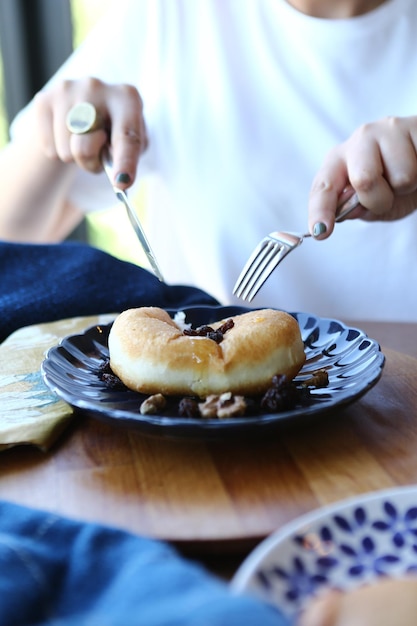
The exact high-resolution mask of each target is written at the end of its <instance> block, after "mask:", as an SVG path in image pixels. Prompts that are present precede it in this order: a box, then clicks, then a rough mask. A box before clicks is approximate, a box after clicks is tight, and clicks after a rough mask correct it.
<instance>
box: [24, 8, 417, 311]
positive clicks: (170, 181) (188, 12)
mask: <svg viewBox="0 0 417 626" xmlns="http://www.w3.org/2000/svg"><path fill="white" fill-rule="evenodd" d="M416 31H417V2H416V0H388V1H387V2H385V3H384V4H383V5H381V6H380V7H379V8H377V9H376V10H374V11H372V12H369V13H367V14H365V15H362V16H359V17H355V18H351V19H341V20H324V19H319V18H312V17H309V16H307V15H305V14H302V13H300V12H298V11H297V10H295V9H294V8H293V7H291V6H290V5H289V4H288V3H287V2H286V1H285V0H132V1H129V0H117V1H116V2H115V4H114V6H113V8H112V9H111V10H110V12H109V15H108V16H107V17H105V18H104V20H103V21H102V22H101V23H100V24H99V25H98V27H97V28H96V29H95V31H94V32H93V33H92V34H91V35H90V37H89V38H88V40H87V41H86V42H85V44H84V45H82V46H81V47H80V48H79V49H78V50H77V51H76V52H75V53H74V54H73V55H72V57H71V58H70V59H69V61H68V62H67V63H66V64H65V65H64V66H63V68H62V69H61V70H60V71H59V72H58V74H57V77H59V78H62V77H64V76H65V77H69V78H77V77H81V76H86V75H92V76H97V77H99V78H101V79H102V80H104V81H108V82H128V83H132V84H134V85H136V86H137V87H138V89H139V91H140V93H141V95H142V98H143V100H144V114H145V119H146V124H147V129H148V134H149V139H150V146H149V149H148V151H147V152H146V154H145V155H144V156H143V158H142V160H141V163H140V166H139V172H140V175H141V176H146V175H148V174H151V175H152V176H153V179H155V177H156V180H157V181H158V184H153V185H152V194H151V196H152V198H151V201H150V206H149V215H148V220H147V229H148V236H149V239H150V242H151V244H152V247H153V248H154V250H155V252H156V255H157V257H158V261H159V262H160V265H161V268H162V271H163V273H164V275H165V276H166V279H167V282H170V283H188V284H194V285H197V286H199V287H201V288H203V289H205V290H207V291H208V292H210V293H211V294H213V295H215V296H217V297H218V298H219V300H220V301H221V302H222V303H225V304H226V303H233V302H237V300H236V299H235V298H233V296H232V289H233V285H234V282H235V280H236V278H237V276H238V274H239V272H240V270H241V268H242V266H243V264H244V263H245V261H246V259H247V257H248V255H249V254H250V253H251V252H252V250H253V248H254V247H255V245H256V244H257V243H258V241H259V240H260V239H261V238H262V237H264V236H265V235H266V234H267V233H269V232H271V231H274V230H290V231H295V232H301V233H302V232H305V231H306V229H307V200H308V193H309V189H310V186H311V182H312V179H313V176H314V175H315V173H316V171H317V170H318V168H319V166H320V165H321V163H322V160H323V157H324V156H325V154H326V153H327V152H328V150H329V149H330V148H331V147H332V146H333V145H335V144H337V143H340V142H342V141H344V140H345V139H346V138H347V137H348V136H349V135H350V134H351V133H352V132H353V131H354V130H355V128H357V127H358V126H359V125H360V124H362V123H363V122H368V121H373V120H376V119H379V118H381V117H383V116H386V115H397V116H408V115H416V114H417V36H416ZM55 79H56V77H55V78H54V80H55ZM22 118H24V112H23V114H22V115H21V118H20V119H21V120H22ZM19 126H20V127H21V128H23V126H24V124H20V123H19V120H17V121H16V124H15V126H14V128H13V132H15V133H18V132H19ZM107 186H108V184H107ZM107 186H106V184H105V182H104V181H103V177H102V176H101V175H98V176H97V175H92V174H87V173H85V172H81V171H80V172H79V173H78V174H77V180H75V181H74V190H73V198H76V199H77V202H78V204H81V206H82V207H83V208H84V210H85V211H89V210H93V209H97V208H103V207H104V205H105V203H112V202H113V197H112V195H111V194H110V193H108V189H107ZM416 237H417V212H415V213H414V214H413V215H411V216H409V217H407V218H405V219H404V220H400V221H397V222H390V223H372V224H369V223H365V222H362V221H360V220H354V221H351V222H345V223H343V224H339V225H336V228H335V232H334V234H333V235H332V236H331V237H330V238H329V239H328V240H326V241H325V242H316V241H314V240H311V239H308V240H306V241H305V242H304V243H303V244H302V246H301V247H300V248H298V249H297V250H296V251H294V252H293V253H292V254H291V255H289V256H288V257H287V258H286V259H285V260H284V261H283V263H281V265H280V266H279V268H278V269H277V270H276V271H275V272H274V273H273V274H272V276H271V277H270V279H269V280H268V281H267V283H266V284H265V286H264V287H263V288H262V289H261V291H260V292H259V293H258V295H257V296H256V298H255V299H254V300H253V302H252V304H253V306H275V307H281V308H283V309H286V310H290V311H306V312H311V313H315V314H317V315H321V316H326V317H335V318H338V319H375V320H378V319H379V320H390V319H392V320H404V321H417V293H416V290H417V244H416Z"/></svg>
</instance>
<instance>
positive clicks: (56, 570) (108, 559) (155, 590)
mask: <svg viewBox="0 0 417 626" xmlns="http://www.w3.org/2000/svg"><path fill="white" fill-rule="evenodd" d="M30 624H33V625H35V624H36V625H38V626H41V625H50V626H258V625H259V626H288V623H287V621H286V620H285V619H284V618H283V617H282V616H281V615H280V613H278V611H276V610H275V609H273V608H272V607H269V606H268V605H266V604H264V603H262V602H260V601H258V600H257V599H255V598H252V597H250V596H249V595H235V594H233V593H232V592H231V591H230V590H229V588H228V586H227V584H226V583H224V582H222V581H220V580H218V579H217V578H215V577H214V576H211V575H209V574H208V573H207V572H206V571H205V570H204V569H203V568H202V567H201V566H200V565H197V564H196V563H193V562H191V561H187V560H185V559H183V558H181V557H180V556H179V555H178V554H177V553H176V552H175V550H174V549H173V548H172V547H171V546H169V545H167V544H165V543H163V542H160V541H154V540H152V539H147V538H142V537H137V536H135V535H133V534H129V533H127V532H124V531H121V530H116V529H113V528H106V527H105V526H99V525H96V524H89V523H79V522H77V521H71V520H68V519H65V518H62V517H58V516H56V515H53V514H50V513H46V512H42V511H34V510H32V509H27V508H26V507H21V506H16V505H14V504H11V503H6V502H4V503H0V626H29V625H30Z"/></svg>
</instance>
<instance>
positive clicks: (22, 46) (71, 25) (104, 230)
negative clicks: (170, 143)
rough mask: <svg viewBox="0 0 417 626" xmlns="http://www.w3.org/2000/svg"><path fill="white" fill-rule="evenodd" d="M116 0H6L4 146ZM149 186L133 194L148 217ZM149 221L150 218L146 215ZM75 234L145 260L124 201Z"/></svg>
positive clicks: (0, 111) (0, 32)
mask: <svg viewBox="0 0 417 626" xmlns="http://www.w3.org/2000/svg"><path fill="white" fill-rule="evenodd" d="M112 1H115V0H0V51H1V55H0V148H1V147H2V146H3V145H4V144H5V143H6V142H7V141H8V137H9V124H10V122H11V121H12V120H13V118H14V116H15V115H16V114H17V113H18V111H19V110H20V109H21V108H23V107H24V106H25V104H27V102H29V100H31V98H32V97H33V95H34V94H35V93H36V92H37V91H38V90H39V89H40V88H41V87H42V86H43V85H44V84H45V83H46V81H47V80H48V79H49V77H50V76H51V75H52V74H53V73H54V72H55V71H56V70H57V69H58V67H59V66H60V65H61V64H62V63H63V62H64V61H65V59H66V58H67V57H68V56H69V55H70V54H71V52H72V50H73V49H74V48H76V47H77V46H78V45H79V44H80V43H81V42H82V41H83V39H84V38H85V37H86V35H87V34H88V32H89V31H90V30H91V29H92V28H93V27H94V25H95V24H96V23H97V21H98V20H99V19H100V18H101V17H102V15H103V14H104V13H105V11H106V10H107V8H108V6H109V4H110V3H111V2H112ZM145 195H146V191H145V188H144V187H143V186H142V187H139V191H138V192H137V194H135V196H134V197H132V202H133V204H134V205H135V208H136V209H137V211H138V214H139V216H140V217H141V219H142V220H145V215H144V204H145ZM145 221H146V220H145ZM71 238H72V239H76V240H82V241H88V242H89V243H91V245H94V246H96V247H98V248H101V249H103V250H106V251H108V252H110V253H112V254H114V255H115V256H117V257H119V258H122V259H125V260H128V261H132V262H134V263H137V264H142V262H143V256H142V253H141V251H140V250H139V246H138V244H137V241H136V239H135V237H134V235H133V232H132V230H131V227H130V225H129V222H128V219H127V217H126V215H125V211H124V209H123V207H122V206H121V204H120V203H118V202H117V201H115V206H114V207H113V208H111V209H108V210H105V211H99V212H97V213H94V214H91V215H88V216H87V217H86V219H85V221H84V223H83V224H82V225H81V226H80V228H78V229H77V230H76V231H75V232H74V233H73V235H72V236H71Z"/></svg>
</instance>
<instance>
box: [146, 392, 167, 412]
mask: <svg viewBox="0 0 417 626" xmlns="http://www.w3.org/2000/svg"><path fill="white" fill-rule="evenodd" d="M166 403H167V401H166V399H165V397H164V396H163V395H162V393H156V394H155V395H153V396H149V398H146V400H144V401H143V402H142V404H141V405H140V413H141V415H153V414H154V413H157V412H158V411H161V410H162V409H164V408H165V406H166Z"/></svg>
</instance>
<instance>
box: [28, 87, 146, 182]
mask: <svg viewBox="0 0 417 626" xmlns="http://www.w3.org/2000/svg"><path fill="white" fill-rule="evenodd" d="M80 102H89V103H91V104H92V105H93V106H94V107H95V108H96V110H97V113H98V115H99V117H100V120H101V125H100V127H99V128H98V129H97V130H94V131H91V132H88V133H85V134H82V135H77V134H71V133H70V131H69V130H68V128H67V126H66V117H67V114H68V112H69V111H70V109H71V108H72V107H73V106H75V105H76V104H78V103H80ZM35 114H36V118H37V127H38V131H39V135H40V141H41V145H42V149H43V151H44V154H45V155H46V156H47V157H48V158H49V159H51V160H60V161H62V162H64V163H71V162H74V163H76V164H77V165H78V166H79V167H81V168H83V169H85V170H87V171H89V172H99V171H100V170H101V169H102V165H101V161H100V153H101V150H102V148H103V146H104V145H105V144H106V143H107V142H110V145H111V148H112V156H113V172H114V184H115V186H117V187H119V188H121V189H126V188H127V187H130V186H131V184H132V183H133V181H134V180H135V177H136V168H137V164H138V160H139V157H140V155H141V154H142V153H143V152H144V151H145V150H146V147H147V144H148V140H147V136H146V129H145V122H144V118H143V104H142V99H141V97H140V95H139V93H138V91H137V89H136V88H135V87H133V86H132V85H127V84H117V85H114V84H111V85H110V84H107V83H104V82H102V81H101V80H99V79H97V78H84V79H80V80H63V81H60V82H58V83H56V84H55V85H53V86H52V87H50V88H49V89H44V90H42V91H40V92H39V93H38V94H37V95H36V96H35Z"/></svg>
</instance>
